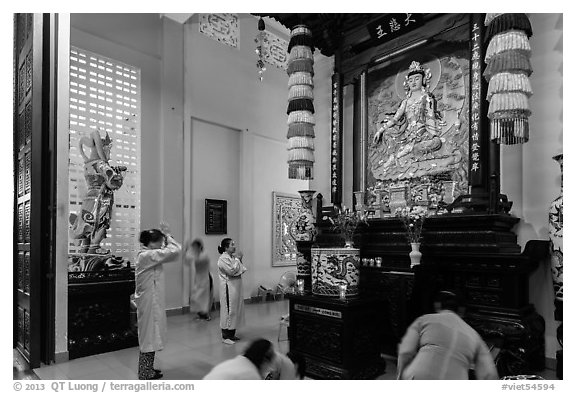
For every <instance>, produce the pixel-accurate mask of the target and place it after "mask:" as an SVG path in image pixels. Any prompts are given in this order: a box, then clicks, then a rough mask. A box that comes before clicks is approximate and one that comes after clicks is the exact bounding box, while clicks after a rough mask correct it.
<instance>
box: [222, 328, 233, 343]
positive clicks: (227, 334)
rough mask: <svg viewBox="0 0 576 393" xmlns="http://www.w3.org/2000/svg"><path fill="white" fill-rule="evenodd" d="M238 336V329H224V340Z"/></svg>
mask: <svg viewBox="0 0 576 393" xmlns="http://www.w3.org/2000/svg"><path fill="white" fill-rule="evenodd" d="M235 335H236V329H222V339H224V340H226V339H227V338H232V337H234V336H235Z"/></svg>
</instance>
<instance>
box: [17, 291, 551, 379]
mask: <svg viewBox="0 0 576 393" xmlns="http://www.w3.org/2000/svg"><path fill="white" fill-rule="evenodd" d="M245 309H246V326H245V327H243V328H241V329H239V330H238V331H237V335H238V336H240V337H241V338H242V340H241V341H240V342H238V343H237V344H235V345H226V344H223V343H222V342H221V336H220V327H219V312H218V311H216V312H213V313H212V317H213V319H212V320H211V321H197V320H196V319H195V314H184V315H176V316H171V317H168V339H167V343H166V348H165V349H164V350H163V351H160V352H158V353H157V354H156V363H155V366H156V367H157V368H160V369H161V370H162V371H163V373H164V379H168V380H198V379H202V377H203V376H204V375H206V374H207V373H208V371H210V369H211V368H212V367H213V366H214V365H216V364H218V363H220V362H222V361H224V360H226V359H230V358H232V357H234V356H236V355H237V354H239V353H242V352H243V350H244V348H245V346H246V344H247V343H248V342H249V341H251V340H252V339H255V338H266V339H268V340H270V341H271V342H272V343H274V345H276V348H277V349H278V350H279V351H281V352H284V353H286V352H287V351H288V349H289V348H288V341H285V340H284V341H280V342H278V341H277V340H278V331H279V329H278V328H279V320H280V316H282V315H284V314H287V313H288V301H287V300H283V301H275V302H263V303H254V304H246V307H245ZM286 333H287V332H286V330H285V328H282V331H281V338H282V339H285V338H286ZM137 359H138V348H137V347H134V348H128V349H124V350H121V351H116V352H109V353H105V354H100V355H94V356H89V357H85V358H80V359H75V360H71V361H69V362H65V363H57V364H53V365H50V366H44V367H41V368H37V369H34V372H35V373H36V375H37V376H38V377H39V378H40V379H55V380H68V379H74V380H76V379H88V380H92V379H93V380H102V379H106V380H127V379H137V374H136V366H137ZM395 375H396V364H395V361H394V359H387V360H386V373H385V374H383V375H381V376H380V377H378V378H377V379H395ZM540 375H542V376H543V377H544V378H546V379H556V378H555V374H554V371H552V370H545V371H544V372H543V373H540ZM28 378H34V376H33V375H31V373H30V372H27V373H23V372H19V373H17V371H16V367H15V369H14V379H28Z"/></svg>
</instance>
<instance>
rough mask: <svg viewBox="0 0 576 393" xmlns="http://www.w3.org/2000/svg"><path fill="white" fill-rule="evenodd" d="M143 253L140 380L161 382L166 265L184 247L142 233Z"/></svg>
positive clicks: (139, 265) (155, 233)
mask: <svg viewBox="0 0 576 393" xmlns="http://www.w3.org/2000/svg"><path fill="white" fill-rule="evenodd" d="M140 243H141V244H142V249H141V250H140V251H139V252H138V256H137V258H136V271H135V276H136V292H135V293H134V301H135V303H136V306H137V318H138V344H139V346H140V356H139V358H138V379H158V378H161V377H162V373H161V372H160V370H155V369H154V367H153V366H154V355H155V353H156V351H160V350H162V349H164V343H165V341H166V302H165V300H164V291H165V284H164V268H163V264H164V263H167V262H173V261H176V260H177V259H178V256H179V255H180V250H181V249H182V247H181V246H180V244H179V243H178V242H176V241H175V240H174V238H173V237H172V236H171V235H170V234H169V233H168V231H167V227H165V230H164V232H162V231H160V230H158V229H150V230H146V231H142V232H141V233H140Z"/></svg>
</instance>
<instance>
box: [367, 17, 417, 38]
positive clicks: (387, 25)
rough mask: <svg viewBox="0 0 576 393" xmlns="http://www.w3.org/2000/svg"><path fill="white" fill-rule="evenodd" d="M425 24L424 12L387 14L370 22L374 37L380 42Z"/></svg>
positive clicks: (369, 25) (369, 29)
mask: <svg viewBox="0 0 576 393" xmlns="http://www.w3.org/2000/svg"><path fill="white" fill-rule="evenodd" d="M423 24H424V18H423V17H422V14H408V13H406V14H387V15H386V16H384V17H382V18H380V19H378V20H376V21H374V22H372V23H369V24H368V31H369V33H370V36H371V37H372V39H374V40H376V41H378V42H386V41H390V40H392V39H394V38H396V37H398V36H400V35H402V34H404V33H407V32H409V31H410V30H414V29H416V28H417V27H420V26H422V25H423Z"/></svg>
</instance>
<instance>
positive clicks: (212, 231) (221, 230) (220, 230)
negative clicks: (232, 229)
mask: <svg viewBox="0 0 576 393" xmlns="http://www.w3.org/2000/svg"><path fill="white" fill-rule="evenodd" d="M204 206H205V207H204V222H205V230H204V233H206V234H207V235H223V234H226V232H227V228H226V216H227V212H226V201H223V200H220V199H206V200H205V205H204Z"/></svg>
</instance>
